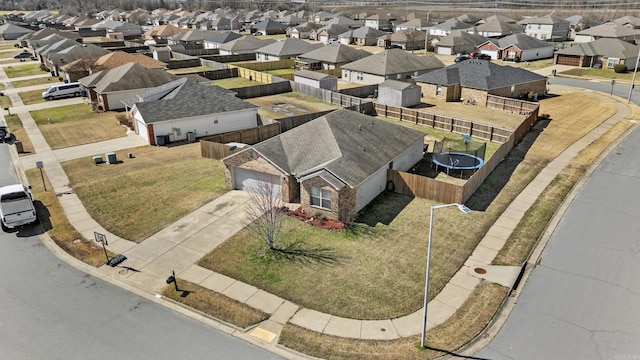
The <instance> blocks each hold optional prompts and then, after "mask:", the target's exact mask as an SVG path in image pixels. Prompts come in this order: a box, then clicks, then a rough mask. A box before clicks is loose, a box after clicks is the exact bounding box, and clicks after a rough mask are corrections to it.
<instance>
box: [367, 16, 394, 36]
mask: <svg viewBox="0 0 640 360" xmlns="http://www.w3.org/2000/svg"><path fill="white" fill-rule="evenodd" d="M395 20H396V17H395V16H393V15H390V14H375V15H371V16H368V17H366V18H365V19H364V25H365V26H368V27H371V28H374V29H378V30H382V31H384V32H392V31H393V22H394V21H395Z"/></svg>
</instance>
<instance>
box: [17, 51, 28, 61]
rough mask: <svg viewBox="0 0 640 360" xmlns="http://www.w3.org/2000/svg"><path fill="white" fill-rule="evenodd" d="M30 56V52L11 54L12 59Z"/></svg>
mask: <svg viewBox="0 0 640 360" xmlns="http://www.w3.org/2000/svg"><path fill="white" fill-rule="evenodd" d="M30 57H31V53H30V52H26V51H25V52H21V53H20V54H15V55H13V58H14V59H26V58H30Z"/></svg>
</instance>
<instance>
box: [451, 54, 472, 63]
mask: <svg viewBox="0 0 640 360" xmlns="http://www.w3.org/2000/svg"><path fill="white" fill-rule="evenodd" d="M465 60H469V57H468V56H464V55H460V56H458V57H457V58H455V59H454V60H453V61H454V62H461V61H465Z"/></svg>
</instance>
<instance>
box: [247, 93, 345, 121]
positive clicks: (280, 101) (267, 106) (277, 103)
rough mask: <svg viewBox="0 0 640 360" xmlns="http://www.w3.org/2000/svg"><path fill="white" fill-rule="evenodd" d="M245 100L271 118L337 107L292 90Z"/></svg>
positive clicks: (262, 114)
mask: <svg viewBox="0 0 640 360" xmlns="http://www.w3.org/2000/svg"><path fill="white" fill-rule="evenodd" d="M247 101H248V102H250V103H252V104H255V105H258V106H260V109H259V110H258V112H259V114H260V115H261V116H265V117H268V118H272V119H280V118H284V117H288V116H297V115H304V114H310V113H314V112H318V111H325V110H333V109H338V108H339V107H338V106H336V105H332V104H329V103H326V102H324V101H321V100H319V99H316V98H313V97H310V96H305V95H302V94H299V93H294V92H290V93H284V94H278V95H271V96H263V97H259V98H253V99H247Z"/></svg>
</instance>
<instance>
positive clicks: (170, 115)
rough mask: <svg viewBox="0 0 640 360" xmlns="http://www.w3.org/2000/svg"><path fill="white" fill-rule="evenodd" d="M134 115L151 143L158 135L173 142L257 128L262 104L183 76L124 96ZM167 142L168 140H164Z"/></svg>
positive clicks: (124, 102) (129, 110)
mask: <svg viewBox="0 0 640 360" xmlns="http://www.w3.org/2000/svg"><path fill="white" fill-rule="evenodd" d="M122 103H123V104H124V106H125V108H126V109H127V111H128V112H129V113H130V114H131V116H132V117H133V122H134V124H135V131H136V134H138V135H140V136H142V137H143V138H144V139H145V140H147V142H148V143H149V145H156V144H157V137H159V136H162V137H164V136H169V142H173V141H180V140H187V139H188V132H192V133H194V134H193V136H194V138H195V137H196V136H207V135H215V134H222V133H227V132H232V131H238V130H243V129H250V128H254V127H256V126H257V124H258V106H256V105H253V104H251V103H249V102H246V101H244V100H241V99H239V98H237V97H236V96H235V93H234V92H233V91H229V90H227V89H224V88H221V87H219V86H215V85H202V84H199V83H197V82H195V81H193V80H191V79H186V78H181V79H178V80H175V81H172V82H169V83H166V84H164V85H161V86H158V87H154V88H152V89H149V90H147V91H145V92H142V93H139V94H136V95H135V96H132V97H130V98H126V99H123V100H122ZM164 142H165V143H166V141H164Z"/></svg>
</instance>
